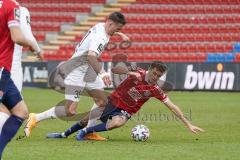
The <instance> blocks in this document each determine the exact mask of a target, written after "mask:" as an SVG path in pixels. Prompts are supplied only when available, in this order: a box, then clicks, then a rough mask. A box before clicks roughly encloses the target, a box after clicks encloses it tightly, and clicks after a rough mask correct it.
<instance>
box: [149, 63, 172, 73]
mask: <svg viewBox="0 0 240 160" xmlns="http://www.w3.org/2000/svg"><path fill="white" fill-rule="evenodd" d="M149 68H150V69H153V68H157V70H158V71H160V72H162V73H164V72H166V71H167V70H168V67H167V65H166V64H165V63H163V62H161V61H154V62H152V64H151V65H150V67H149Z"/></svg>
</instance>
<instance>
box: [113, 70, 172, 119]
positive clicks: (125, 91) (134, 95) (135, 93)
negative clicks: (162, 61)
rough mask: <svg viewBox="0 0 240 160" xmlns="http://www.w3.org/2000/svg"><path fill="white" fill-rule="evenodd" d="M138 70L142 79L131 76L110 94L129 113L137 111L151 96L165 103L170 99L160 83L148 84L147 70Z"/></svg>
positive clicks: (114, 101) (116, 104)
mask: <svg viewBox="0 0 240 160" xmlns="http://www.w3.org/2000/svg"><path fill="white" fill-rule="evenodd" d="M137 72H138V73H140V75H141V77H142V81H139V80H138V79H136V78H135V77H133V76H129V77H128V78H127V79H125V80H124V81H123V82H122V83H121V84H120V85H119V86H118V87H117V88H116V90H115V91H113V92H112V94H111V95H110V99H111V101H112V104H113V105H114V106H116V107H117V108H121V109H123V110H125V111H127V112H128V113H129V114H133V113H136V112H137V111H138V110H139V109H140V108H141V107H142V105H143V104H144V103H145V102H146V101H148V100H149V99H150V98H151V97H155V98H157V99H159V100H160V101H162V102H163V103H165V102H167V100H168V96H167V95H166V94H165V93H164V92H163V91H162V89H161V88H160V87H159V86H158V85H150V84H148V82H147V81H146V78H147V77H146V73H147V72H146V71H145V70H143V69H140V68H138V69H137Z"/></svg>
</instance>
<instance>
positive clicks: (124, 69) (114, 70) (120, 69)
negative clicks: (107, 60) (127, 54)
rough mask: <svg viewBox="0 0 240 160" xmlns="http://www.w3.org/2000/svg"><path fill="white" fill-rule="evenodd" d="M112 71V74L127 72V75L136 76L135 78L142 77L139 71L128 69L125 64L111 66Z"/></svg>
mask: <svg viewBox="0 0 240 160" xmlns="http://www.w3.org/2000/svg"><path fill="white" fill-rule="evenodd" d="M112 73H114V74H127V75H129V76H134V77H136V78H137V79H139V80H140V81H141V80H142V77H141V75H140V73H138V72H132V71H129V70H128V68H127V67H126V66H125V67H123V66H116V67H113V68H112Z"/></svg>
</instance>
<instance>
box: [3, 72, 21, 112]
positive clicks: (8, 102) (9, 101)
mask: <svg viewBox="0 0 240 160" xmlns="http://www.w3.org/2000/svg"><path fill="white" fill-rule="evenodd" d="M20 101H22V96H21V94H20V92H19V90H18V89H17V87H16V86H15V84H14V82H13V81H12V79H11V75H10V73H9V72H8V71H7V70H5V69H2V68H0V103H2V104H4V105H5V106H6V107H7V108H8V109H9V110H11V109H12V108H13V107H15V106H16V104H18V103H19V102H20Z"/></svg>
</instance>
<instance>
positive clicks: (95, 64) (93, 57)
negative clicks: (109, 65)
mask: <svg viewBox="0 0 240 160" xmlns="http://www.w3.org/2000/svg"><path fill="white" fill-rule="evenodd" d="M87 60H88V64H89V65H91V67H92V68H93V70H94V71H95V72H96V73H97V74H100V76H101V77H102V79H103V82H104V84H105V85H106V86H110V85H111V79H110V76H109V74H108V73H107V72H106V71H105V70H104V68H103V66H102V65H101V64H100V63H99V61H98V57H97V53H96V52H94V51H91V50H90V51H88V55H87Z"/></svg>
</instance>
